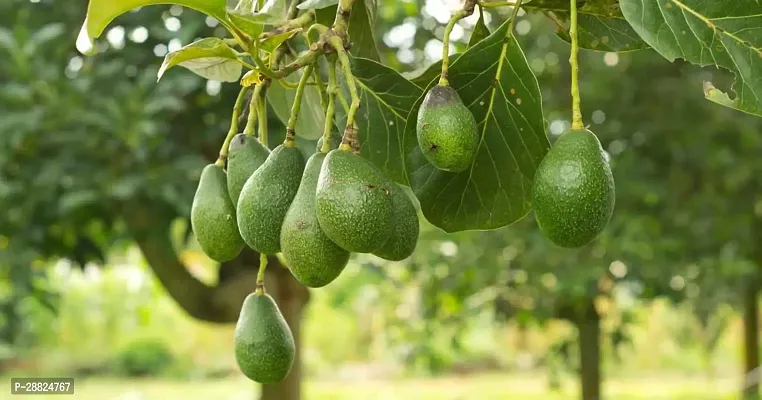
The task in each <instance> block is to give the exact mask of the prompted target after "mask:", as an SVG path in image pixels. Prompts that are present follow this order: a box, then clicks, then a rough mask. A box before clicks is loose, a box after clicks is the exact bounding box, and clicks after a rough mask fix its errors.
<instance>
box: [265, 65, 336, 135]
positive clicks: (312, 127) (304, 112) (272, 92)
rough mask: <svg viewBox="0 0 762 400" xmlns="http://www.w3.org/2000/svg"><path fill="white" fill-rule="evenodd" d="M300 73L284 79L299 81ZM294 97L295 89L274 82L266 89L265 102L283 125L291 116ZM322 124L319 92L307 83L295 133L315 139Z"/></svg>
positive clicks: (322, 111)
mask: <svg viewBox="0 0 762 400" xmlns="http://www.w3.org/2000/svg"><path fill="white" fill-rule="evenodd" d="M301 73H302V71H299V72H297V73H293V74H291V75H290V76H289V77H288V78H286V80H287V81H289V82H291V83H296V82H299V78H300V77H301ZM294 97H296V90H295V89H287V88H285V87H283V86H282V85H280V84H278V83H275V82H273V84H272V85H271V86H270V88H269V89H268V90H267V103H268V104H269V105H270V107H272V109H273V111H274V112H275V114H276V115H277V116H278V118H279V119H280V120H281V121H282V122H283V125H286V124H287V123H288V119H289V117H290V116H291V105H292V104H293V103H294ZM324 124H325V111H324V110H323V107H322V106H321V105H320V92H318V89H317V87H316V86H313V85H308V86H307V87H305V88H304V96H303V97H302V106H301V110H300V111H299V119H298V120H296V127H295V130H296V134H297V135H299V136H300V137H303V138H306V139H310V140H314V139H317V138H319V137H320V135H322V134H323V125H324Z"/></svg>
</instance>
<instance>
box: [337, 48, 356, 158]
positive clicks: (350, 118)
mask: <svg viewBox="0 0 762 400" xmlns="http://www.w3.org/2000/svg"><path fill="white" fill-rule="evenodd" d="M330 41H331V45H332V46H333V48H334V49H336V54H337V55H338V56H339V62H340V63H341V67H342V71H343V72H344V78H345V79H346V81H347V86H349V96H350V97H351V98H352V102H351V103H350V105H349V111H348V112H347V126H346V128H345V129H344V137H343V139H342V143H352V145H353V146H354V145H356V143H354V141H356V140H357V132H356V130H355V128H354V125H355V115H356V114H357V110H358V109H359V108H360V96H359V95H358V92H357V82H355V76H354V75H353V74H352V66H351V65H350V63H349V56H348V55H347V51H346V49H345V48H344V41H343V40H342V39H341V38H340V37H338V36H333V37H331V38H330ZM349 135H354V137H349Z"/></svg>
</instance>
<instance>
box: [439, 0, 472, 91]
mask: <svg viewBox="0 0 762 400" xmlns="http://www.w3.org/2000/svg"><path fill="white" fill-rule="evenodd" d="M476 3H477V0H465V2H464V3H463V8H461V9H460V10H458V11H456V12H455V14H453V15H452V17H450V21H449V22H448V23H447V26H446V27H445V31H444V36H443V37H442V74H441V75H440V77H439V85H440V86H449V85H450V82H449V81H448V80H447V74H448V70H449V67H450V33H452V30H453V28H455V24H457V23H458V21H460V20H461V19H463V18H466V17H468V16H469V15H471V14H473V13H474V8H476Z"/></svg>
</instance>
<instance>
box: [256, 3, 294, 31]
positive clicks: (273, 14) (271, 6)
mask: <svg viewBox="0 0 762 400" xmlns="http://www.w3.org/2000/svg"><path fill="white" fill-rule="evenodd" d="M287 8H288V5H287V4H286V0H267V2H266V3H265V4H264V5H263V6H262V8H261V9H259V12H258V13H256V14H253V15H252V17H251V18H252V19H253V20H254V21H256V22H260V23H263V24H267V25H274V24H279V23H281V22H283V20H284V19H285V18H286V10H287Z"/></svg>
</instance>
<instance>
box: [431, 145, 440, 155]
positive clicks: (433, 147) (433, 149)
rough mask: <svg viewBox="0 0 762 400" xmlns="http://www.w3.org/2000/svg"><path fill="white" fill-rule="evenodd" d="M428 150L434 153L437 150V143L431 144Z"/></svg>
mask: <svg viewBox="0 0 762 400" xmlns="http://www.w3.org/2000/svg"><path fill="white" fill-rule="evenodd" d="M429 151H430V152H432V153H436V152H438V151H439V145H436V144H432V145H431V147H429Z"/></svg>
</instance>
